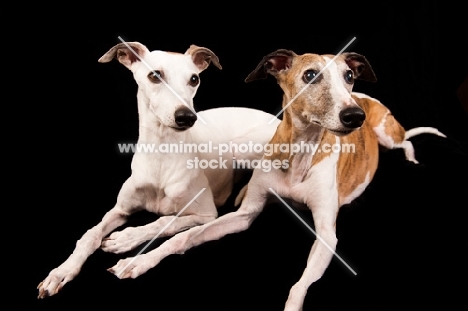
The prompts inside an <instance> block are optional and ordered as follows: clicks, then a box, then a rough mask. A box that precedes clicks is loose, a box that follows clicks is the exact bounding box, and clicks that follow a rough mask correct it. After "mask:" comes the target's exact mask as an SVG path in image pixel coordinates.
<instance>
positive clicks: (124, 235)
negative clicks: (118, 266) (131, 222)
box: [101, 227, 148, 254]
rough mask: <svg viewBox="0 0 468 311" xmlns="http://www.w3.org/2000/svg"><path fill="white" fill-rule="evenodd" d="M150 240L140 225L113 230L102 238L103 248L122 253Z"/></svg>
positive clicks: (106, 250)
mask: <svg viewBox="0 0 468 311" xmlns="http://www.w3.org/2000/svg"><path fill="white" fill-rule="evenodd" d="M146 240H148V238H147V236H146V232H145V230H141V228H140V227H135V228H134V227H128V228H125V229H124V230H122V231H116V232H113V233H112V234H111V235H110V236H109V237H107V238H105V239H103V240H102V243H101V249H102V250H103V251H105V252H109V253H115V254H122V253H125V252H128V251H131V250H132V249H134V248H135V247H137V246H138V245H140V244H142V243H143V242H145V241H146Z"/></svg>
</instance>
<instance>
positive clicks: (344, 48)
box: [268, 37, 356, 124]
mask: <svg viewBox="0 0 468 311" xmlns="http://www.w3.org/2000/svg"><path fill="white" fill-rule="evenodd" d="M354 40H356V37H353V38H352V39H351V40H350V41H349V42H348V44H346V45H345V46H344V47H343V48H342V49H341V51H339V52H338V54H336V55H335V57H333V59H332V60H331V61H329V62H328V63H327V64H326V65H325V67H323V68H322V70H320V72H319V73H318V74H317V75H316V76H315V77H314V78H313V79H312V80H310V81H309V83H307V84H306V85H305V86H304V87H303V88H302V89H301V90H300V91H299V93H297V94H296V96H294V97H293V98H292V99H291V100H290V101H289V103H287V104H286V106H284V107H283V109H281V111H280V112H278V113H277V114H276V115H275V116H274V117H273V118H272V119H271V120H270V122H268V124H271V123H272V122H273V121H275V120H276V118H278V116H279V115H280V114H282V113H283V111H284V110H286V108H288V107H289V105H291V104H292V102H293V101H295V100H296V98H297V97H299V95H301V94H302V92H304V91H305V89H306V88H307V87H308V86H309V85H310V84H311V83H312V82H314V81H315V79H317V78H318V77H319V76H320V75H321V74H322V72H324V71H325V69H327V68H328V66H330V64H331V63H333V62H334V61H335V59H336V58H337V57H338V56H340V54H341V53H343V51H344V50H346V49H347V48H348V46H349V45H350V44H351V43H353V41H354Z"/></svg>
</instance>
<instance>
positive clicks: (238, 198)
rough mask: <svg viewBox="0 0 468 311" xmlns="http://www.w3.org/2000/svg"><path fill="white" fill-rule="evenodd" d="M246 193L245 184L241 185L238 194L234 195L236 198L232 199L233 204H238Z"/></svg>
mask: <svg viewBox="0 0 468 311" xmlns="http://www.w3.org/2000/svg"><path fill="white" fill-rule="evenodd" d="M246 193H247V185H245V186H244V187H242V189H241V190H240V191H239V194H238V195H237V196H236V199H235V200H234V206H239V205H240V204H241V203H242V200H243V199H244V197H245V194H246Z"/></svg>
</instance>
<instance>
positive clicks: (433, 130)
mask: <svg viewBox="0 0 468 311" xmlns="http://www.w3.org/2000/svg"><path fill="white" fill-rule="evenodd" d="M420 134H434V135H437V136H441V137H447V136H445V135H444V134H443V133H441V132H439V130H438V129H436V128H434V127H415V128H413V129H410V130H408V131H406V133H405V140H408V139H409V138H411V137H413V136H416V135H420Z"/></svg>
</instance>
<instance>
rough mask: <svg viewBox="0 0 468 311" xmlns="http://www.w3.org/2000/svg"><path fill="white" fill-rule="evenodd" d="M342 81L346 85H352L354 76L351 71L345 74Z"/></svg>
mask: <svg viewBox="0 0 468 311" xmlns="http://www.w3.org/2000/svg"><path fill="white" fill-rule="evenodd" d="M344 79H345V81H346V82H347V83H349V84H353V83H354V74H353V72H352V71H351V70H348V71H346V72H345V75H344Z"/></svg>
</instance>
